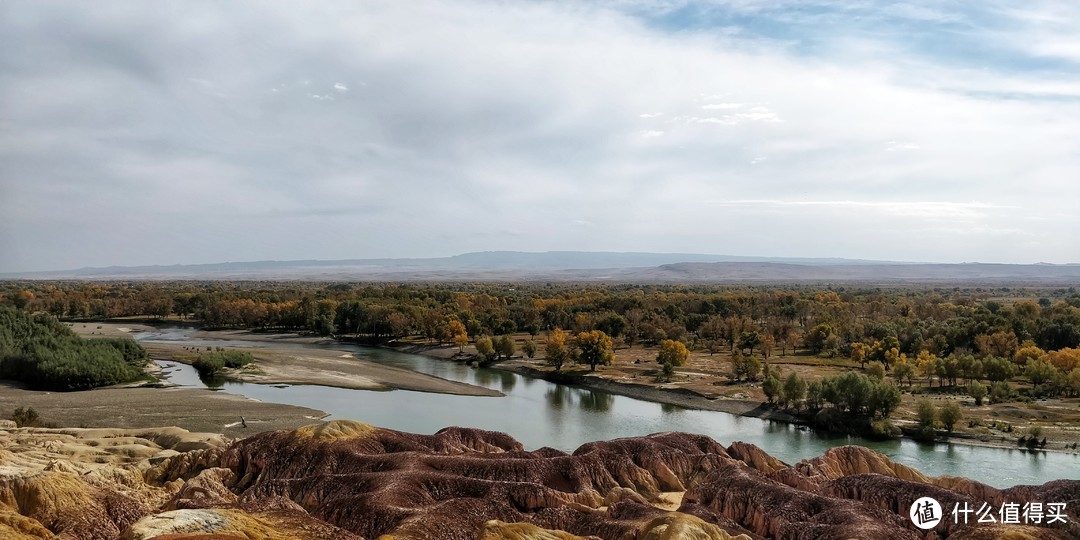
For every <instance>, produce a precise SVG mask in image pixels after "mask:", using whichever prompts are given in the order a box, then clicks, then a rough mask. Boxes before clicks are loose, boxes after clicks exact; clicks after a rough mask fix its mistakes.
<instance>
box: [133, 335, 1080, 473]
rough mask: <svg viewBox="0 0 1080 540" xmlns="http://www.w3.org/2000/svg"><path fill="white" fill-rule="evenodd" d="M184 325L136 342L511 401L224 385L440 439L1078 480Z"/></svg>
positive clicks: (1009, 464) (983, 458)
mask: <svg viewBox="0 0 1080 540" xmlns="http://www.w3.org/2000/svg"><path fill="white" fill-rule="evenodd" d="M189 333H190V330H187V329H166V330H162V331H160V332H151V333H145V334H140V335H139V336H137V338H138V339H140V340H145V341H150V342H155V341H156V342H170V343H176V342H183V343H185V344H188V345H194V346H228V347H272V348H320V349H327V348H329V349H334V350H342V351H347V352H351V353H353V354H355V355H356V356H357V357H360V358H364V359H366V360H370V361H374V362H379V363H383V364H387V365H393V366H398V367H402V368H406V369H410V370H414V371H418V372H422V373H428V374H431V375H435V376H438V377H442V378H445V379H449V380H454V381H461V382H466V383H470V384H475V385H478V386H484V387H488V388H494V389H496V390H499V391H502V392H503V393H505V394H506V396H505V397H474V396H450V395H444V394H430V393H423V392H411V391H404V390H395V391H389V392H372V391H365V390H346V389H341V388H330V387H324V386H288V387H285V388H278V387H274V386H266V385H259V384H243V383H233V382H225V383H224V384H223V385H222V386H221V388H222V389H223V390H226V391H228V392H232V393H235V394H241V395H244V396H247V397H250V398H254V399H258V400H260V401H266V402H275V403H287V404H291V405H299V406H304V407H311V408H315V409H319V410H323V411H326V412H328V413H330V414H331V418H348V419H352V420H359V421H362V422H367V423H370V424H374V425H377V426H382V427H387V428H391V429H397V430H401V431H407V432H412V433H434V432H436V431H438V430H439V429H442V428H444V427H447V426H465V427H476V428H481V429H488V430H492V431H502V432H506V433H509V434H510V435H512V436H513V437H514V438H516V439H518V440H519V441H521V442H522V444H523V445H525V447H526V448H527V449H530V450H532V449H536V448H539V447H542V446H551V447H554V448H558V449H560V450H566V451H572V450H574V449H575V448H577V447H578V446H580V445H581V444H583V443H586V442H590V441H597V440H606V439H614V438H619V437H633V436H639V435H647V434H650V433H656V432H662V431H686V432H691V433H701V434H705V435H708V436H710V437H712V438H714V439H716V440H717V441H719V442H721V443H722V444H729V443H731V442H733V441H744V442H748V443H751V444H755V445H757V446H759V447H761V448H762V449H764V450H765V451H767V452H769V453H770V454H772V455H773V456H776V457H777V458H779V459H781V460H784V461H786V462H789V463H793V462H797V461H799V460H801V459H806V458H812V457H815V456H818V455H820V454H821V453H822V452H824V451H825V450H827V449H829V448H831V447H834V446H839V445H845V444H859V445H862V446H866V447H869V448H872V449H874V450H876V451H878V452H881V453H882V454H885V455H887V456H889V458H890V459H892V460H893V461H896V462H898V463H903V464H905V465H910V466H912V467H916V468H918V469H919V470H921V471H923V472H925V473H927V474H930V475H935V476H936V475H945V474H947V475H953V476H966V477H968V478H972V479H975V480H978V481H980V482H985V483H987V484H990V485H992V486H997V487H1007V486H1011V485H1015V484H1041V483H1044V482H1047V481H1050V480H1056V479H1061V478H1069V479H1080V455H1077V454H1062V453H1054V452H1042V451H1035V452H1032V451H1028V450H1021V449H999V448H983V447H975V446H967V445H953V444H937V445H927V444H921V443H916V442H914V441H911V440H900V441H872V440H868V439H864V438H861V437H853V436H847V435H832V434H820V433H816V432H813V431H808V430H805V429H802V428H800V427H798V426H793V425H791V424H786V423H782V422H775V421H770V420H761V419H758V418H746V417H742V416H736V415H732V414H727V413H721V412H713V411H699V410H692V409H685V408H682V407H677V406H672V405H663V404H659V403H653V402H649V401H642V400H638V399H633V398H629V397H625V396H617V395H614V394H610V393H607V392H603V391H598V390H590V389H586V388H579V387H574V386H567V385H561V384H555V383H551V382H548V381H545V380H542V379H536V378H532V377H526V376H523V375H518V374H515V373H509V372H505V371H499V370H496V369H486V368H473V367H469V366H465V365H463V364H460V363H457V362H449V361H443V360H435V359H431V358H428V357H425V356H420V355H415V354H405V353H400V352H396V351H389V350H384V349H377V348H369V347H359V346H352V345H348V344H332V345H300V344H295V343H284V344H282V343H263V342H253V341H240V340H200V339H189V338H188V337H187V335H188V334H189ZM168 365H169V366H170V367H169V368H168V371H169V372H170V373H169V375H168V376H169V378H170V380H172V381H173V382H175V383H177V384H182V385H189V386H203V385H204V383H203V382H202V381H200V379H199V377H198V374H197V373H196V372H195V370H194V369H192V368H191V367H189V366H185V365H183V364H173V363H168Z"/></svg>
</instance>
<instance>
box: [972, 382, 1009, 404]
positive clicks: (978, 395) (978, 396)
mask: <svg viewBox="0 0 1080 540" xmlns="http://www.w3.org/2000/svg"><path fill="white" fill-rule="evenodd" d="M1006 386H1008V383H1006ZM966 390H967V394H968V395H969V396H971V397H973V398H975V405H982V401H983V398H984V397H986V394H987V393H988V391H987V389H986V385H984V384H983V383H981V382H979V381H971V382H969V383H968V385H967V388H966Z"/></svg>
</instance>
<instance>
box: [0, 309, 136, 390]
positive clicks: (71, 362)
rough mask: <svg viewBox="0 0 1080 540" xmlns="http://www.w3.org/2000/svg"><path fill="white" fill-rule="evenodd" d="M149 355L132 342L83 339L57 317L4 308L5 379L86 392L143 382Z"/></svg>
mask: <svg viewBox="0 0 1080 540" xmlns="http://www.w3.org/2000/svg"><path fill="white" fill-rule="evenodd" d="M145 364H146V351H145V350H144V349H143V348H142V346H141V345H139V344H138V343H136V342H134V341H132V340H129V339H82V338H80V337H79V336H77V335H75V333H74V332H72V331H71V330H70V329H69V328H68V327H67V326H65V325H63V324H60V323H59V322H58V321H57V320H56V319H55V318H54V317H52V316H49V315H44V314H39V315H29V314H27V313H25V312H22V311H18V310H15V309H12V308H10V307H0V378H6V379H13V380H17V381H22V382H24V383H26V384H27V385H28V386H30V387H32V388H39V389H47V390H87V389H90V388H95V387H99V386H109V385H113V384H121V383H126V382H131V381H135V380H138V379H140V378H142V377H143V376H144V373H143V369H142V368H143V366H144V365H145Z"/></svg>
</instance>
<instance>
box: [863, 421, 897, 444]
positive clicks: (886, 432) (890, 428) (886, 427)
mask: <svg viewBox="0 0 1080 540" xmlns="http://www.w3.org/2000/svg"><path fill="white" fill-rule="evenodd" d="M900 433H901V432H900V428H898V427H896V426H894V425H893V423H892V422H890V421H889V420H888V419H885V418H882V419H881V420H875V421H873V422H871V423H870V435H871V436H873V437H878V438H882V439H895V438H896V437H899V436H900Z"/></svg>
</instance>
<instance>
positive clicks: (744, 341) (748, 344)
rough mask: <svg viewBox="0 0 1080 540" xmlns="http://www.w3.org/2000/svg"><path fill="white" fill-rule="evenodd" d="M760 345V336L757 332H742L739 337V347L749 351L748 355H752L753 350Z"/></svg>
mask: <svg viewBox="0 0 1080 540" xmlns="http://www.w3.org/2000/svg"><path fill="white" fill-rule="evenodd" d="M760 344H761V334H759V333H757V332H743V333H742V336H740V337H739V345H740V346H741V347H742V348H744V349H749V350H750V352H749V354H751V355H753V354H754V348H755V347H757V346H758V345H760Z"/></svg>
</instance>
